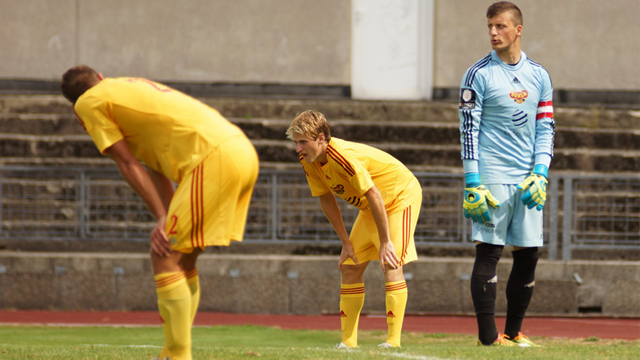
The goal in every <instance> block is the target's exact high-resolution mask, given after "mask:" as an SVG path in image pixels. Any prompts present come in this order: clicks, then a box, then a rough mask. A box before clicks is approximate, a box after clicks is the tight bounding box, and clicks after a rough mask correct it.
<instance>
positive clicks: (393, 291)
mask: <svg viewBox="0 0 640 360" xmlns="http://www.w3.org/2000/svg"><path fill="white" fill-rule="evenodd" d="M385 290H386V296H385V303H386V307H387V325H388V327H389V332H388V335H387V343H388V344H390V345H392V346H394V347H400V335H401V333H402V323H403V322H404V313H405V309H406V308H407V297H408V292H407V282H406V281H404V280H403V281H393V282H388V283H386V284H385Z"/></svg>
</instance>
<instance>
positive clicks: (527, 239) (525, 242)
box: [471, 184, 543, 247]
mask: <svg viewBox="0 0 640 360" xmlns="http://www.w3.org/2000/svg"><path fill="white" fill-rule="evenodd" d="M486 186H487V188H488V189H489V191H491V193H492V194H493V196H495V198H496V199H498V201H500V207H499V208H494V207H492V206H491V205H489V213H490V214H491V221H489V222H486V223H484V224H482V223H476V222H473V226H472V230H471V238H472V239H473V240H474V241H482V242H484V243H488V244H494V245H513V246H520V247H534V246H537V247H540V246H542V243H543V229H542V211H538V210H536V209H535V208H533V209H528V208H527V206H526V205H524V204H523V203H522V200H521V199H520V197H521V196H522V193H523V192H522V191H518V189H517V188H516V185H515V184H514V185H501V184H493V185H486Z"/></svg>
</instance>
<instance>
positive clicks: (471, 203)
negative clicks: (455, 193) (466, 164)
mask: <svg viewBox="0 0 640 360" xmlns="http://www.w3.org/2000/svg"><path fill="white" fill-rule="evenodd" d="M464 179H465V183H466V184H465V188H464V203H463V204H462V208H463V210H464V217H466V218H467V219H468V218H471V220H472V221H475V222H482V223H484V222H487V221H490V220H491V215H490V214H489V206H487V202H489V205H491V206H493V207H494V208H498V207H500V202H499V201H498V199H496V198H495V197H493V194H491V192H490V191H489V189H487V187H486V186H484V185H482V184H481V183H480V174H478V173H467V174H465V175H464Z"/></svg>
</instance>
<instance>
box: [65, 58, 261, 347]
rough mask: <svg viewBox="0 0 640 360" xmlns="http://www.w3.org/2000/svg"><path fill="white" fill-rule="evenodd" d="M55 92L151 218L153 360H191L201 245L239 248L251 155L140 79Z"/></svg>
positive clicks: (173, 96) (80, 73)
mask: <svg viewBox="0 0 640 360" xmlns="http://www.w3.org/2000/svg"><path fill="white" fill-rule="evenodd" d="M61 87H62V93H63V95H64V96H65V97H66V98H67V99H68V100H69V101H71V103H72V104H74V110H75V112H76V115H77V116H78V120H80V123H81V124H82V126H83V127H84V128H85V130H86V131H87V132H88V133H89V135H91V138H92V139H93V141H94V143H95V144H96V146H97V147H98V149H99V150H100V152H101V153H102V154H104V155H109V156H111V158H112V159H113V160H114V161H115V163H116V165H117V166H118V168H119V169H120V172H121V173H122V176H123V177H124V179H125V180H126V181H127V183H129V185H130V186H131V187H132V188H133V190H135V191H136V192H137V193H138V195H140V197H141V198H142V200H143V201H144V202H145V204H146V205H147V207H148V209H149V211H150V212H151V214H153V216H154V217H155V219H156V226H155V228H154V229H153V231H152V233H151V265H152V268H153V275H154V280H155V284H156V293H157V296H158V309H159V310H160V316H161V318H162V326H163V328H164V337H165V343H164V348H163V349H162V351H161V353H160V359H162V360H165V359H170V360H191V326H192V324H193V319H194V317H195V314H196V312H197V309H198V302H199V300H200V285H199V280H198V270H197V269H196V260H197V258H198V255H199V254H200V253H201V252H202V250H204V248H205V247H207V246H214V245H215V246H220V245H221V246H228V245H229V243H230V241H231V240H235V241H241V240H242V236H243V234H244V227H245V221H246V217H247V211H248V208H249V201H250V200H251V193H252V191H253V186H254V184H255V182H256V179H257V177H258V156H257V154H256V151H255V149H254V147H253V145H252V144H251V142H250V141H249V139H247V137H246V136H245V135H244V133H243V132H242V131H241V130H240V129H239V128H238V127H236V126H235V125H233V124H231V123H230V122H229V121H227V120H226V119H225V118H223V117H222V116H221V115H220V114H219V113H218V112H217V111H216V110H215V109H213V108H210V107H209V106H207V105H205V104H203V103H201V102H200V101H198V100H196V99H193V98H191V97H189V96H187V95H185V94H183V93H180V92H178V91H176V90H173V89H171V88H168V87H166V86H164V85H161V84H158V83H155V82H152V81H149V80H146V79H140V78H129V77H124V78H111V79H109V78H108V79H105V78H103V77H102V75H101V74H98V73H97V72H96V71H95V70H93V69H92V68H90V67H88V66H84V65H80V66H76V67H73V68H71V69H69V70H68V71H67V72H65V73H64V75H63V76H62V84H61ZM142 163H144V166H143V165H142ZM174 183H177V184H178V188H177V190H174Z"/></svg>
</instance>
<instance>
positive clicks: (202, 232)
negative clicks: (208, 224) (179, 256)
mask: <svg viewBox="0 0 640 360" xmlns="http://www.w3.org/2000/svg"><path fill="white" fill-rule="evenodd" d="M200 247H201V248H203V247H204V163H202V164H201V165H200Z"/></svg>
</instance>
